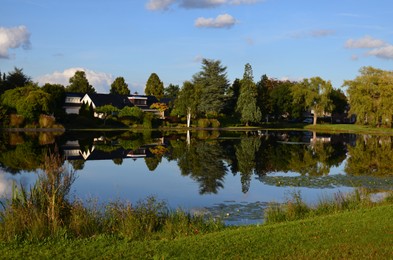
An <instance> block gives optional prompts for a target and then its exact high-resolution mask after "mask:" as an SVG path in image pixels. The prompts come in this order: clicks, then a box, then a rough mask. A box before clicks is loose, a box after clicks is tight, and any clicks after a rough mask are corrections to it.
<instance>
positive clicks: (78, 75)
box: [66, 70, 96, 94]
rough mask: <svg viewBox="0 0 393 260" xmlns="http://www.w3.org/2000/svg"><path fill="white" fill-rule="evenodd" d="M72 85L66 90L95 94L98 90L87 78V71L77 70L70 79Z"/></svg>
mask: <svg viewBox="0 0 393 260" xmlns="http://www.w3.org/2000/svg"><path fill="white" fill-rule="evenodd" d="M69 82H70V85H68V86H67V88H66V92H75V93H84V94H86V93H87V94H93V93H96V90H95V89H94V87H93V86H92V85H90V83H89V81H88V80H87V78H86V73H85V72H84V71H80V70H78V71H76V72H75V74H74V76H72V77H71V78H70V80H69Z"/></svg>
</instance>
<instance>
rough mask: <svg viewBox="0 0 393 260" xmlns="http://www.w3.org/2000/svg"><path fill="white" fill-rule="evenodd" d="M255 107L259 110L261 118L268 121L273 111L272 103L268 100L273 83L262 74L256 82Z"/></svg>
mask: <svg viewBox="0 0 393 260" xmlns="http://www.w3.org/2000/svg"><path fill="white" fill-rule="evenodd" d="M256 86H257V92H258V98H257V106H258V107H259V109H260V110H261V113H262V117H263V118H266V120H267V121H268V119H269V115H270V114H271V113H272V110H273V108H272V107H273V103H272V101H271V99H270V93H271V91H272V90H273V88H274V83H273V81H272V80H270V79H269V77H268V76H267V75H266V74H264V75H262V77H261V79H260V81H258V82H257V84H256Z"/></svg>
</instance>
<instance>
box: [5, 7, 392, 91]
mask: <svg viewBox="0 0 393 260" xmlns="http://www.w3.org/2000/svg"><path fill="white" fill-rule="evenodd" d="M0 2H1V5H0V6H1V8H0V71H1V72H2V73H4V72H5V73H8V72H11V71H13V70H14V68H15V67H17V68H22V69H23V72H24V73H25V74H26V75H28V76H29V77H31V78H32V79H33V81H35V82H38V83H39V84H40V85H43V84H45V83H60V84H63V85H64V86H67V85H68V84H69V78H70V77H72V76H73V75H74V73H75V71H77V70H84V71H85V72H86V75H87V79H88V80H89V82H90V84H91V85H93V86H94V87H95V89H96V90H97V92H99V93H108V92H109V89H110V84H111V83H112V82H113V81H114V79H115V78H116V77H124V78H125V80H126V82H127V83H128V85H129V88H130V90H131V92H132V93H134V92H138V93H140V94H141V93H144V88H145V84H146V82H147V80H148V78H149V76H150V75H151V74H152V73H156V74H157V75H158V76H159V77H160V79H161V81H163V82H164V85H165V86H168V85H169V84H175V85H179V86H180V87H181V86H182V84H183V82H184V81H186V80H191V79H192V76H193V75H194V74H196V73H198V72H199V71H201V61H202V59H203V58H206V59H213V60H220V61H221V64H222V65H223V66H225V67H227V70H226V71H227V76H228V80H229V81H230V82H232V81H233V80H235V79H236V78H242V76H243V72H244V66H245V64H246V63H249V64H251V66H252V69H253V74H254V80H255V81H258V80H259V79H260V78H261V76H262V75H264V74H266V75H267V76H268V77H270V78H276V79H280V80H286V79H288V80H302V79H304V78H311V77H315V76H319V77H322V78H323V79H324V80H330V81H331V82H332V84H333V87H335V88H341V86H342V85H343V82H344V80H352V79H354V78H355V77H356V76H358V75H359V69H360V68H361V67H363V66H373V67H375V68H380V69H383V70H393V1H391V0H329V1H328V0H110V1H109V0H63V1H61V0H0Z"/></svg>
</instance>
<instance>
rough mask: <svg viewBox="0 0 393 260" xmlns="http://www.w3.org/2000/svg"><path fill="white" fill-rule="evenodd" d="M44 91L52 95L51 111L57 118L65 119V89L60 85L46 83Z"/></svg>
mask: <svg viewBox="0 0 393 260" xmlns="http://www.w3.org/2000/svg"><path fill="white" fill-rule="evenodd" d="M42 90H43V91H45V92H46V93H48V94H50V102H49V110H50V111H52V112H53V113H54V115H55V116H56V117H63V116H64V114H65V111H64V109H63V105H64V100H65V88H64V86H63V85H60V84H49V83H46V84H45V85H44V86H43V87H42Z"/></svg>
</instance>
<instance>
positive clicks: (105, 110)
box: [95, 105, 119, 125]
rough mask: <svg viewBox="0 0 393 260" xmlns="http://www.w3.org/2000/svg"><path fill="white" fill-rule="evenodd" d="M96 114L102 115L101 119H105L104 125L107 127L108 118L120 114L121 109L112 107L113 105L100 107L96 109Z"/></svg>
mask: <svg viewBox="0 0 393 260" xmlns="http://www.w3.org/2000/svg"><path fill="white" fill-rule="evenodd" d="M95 112H96V113H97V114H100V115H101V116H100V117H101V118H103V119H104V125H105V124H106V120H107V119H108V117H109V116H110V115H113V114H115V113H118V112H119V109H118V108H117V107H114V106H112V105H103V106H100V107H96V109H95Z"/></svg>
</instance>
